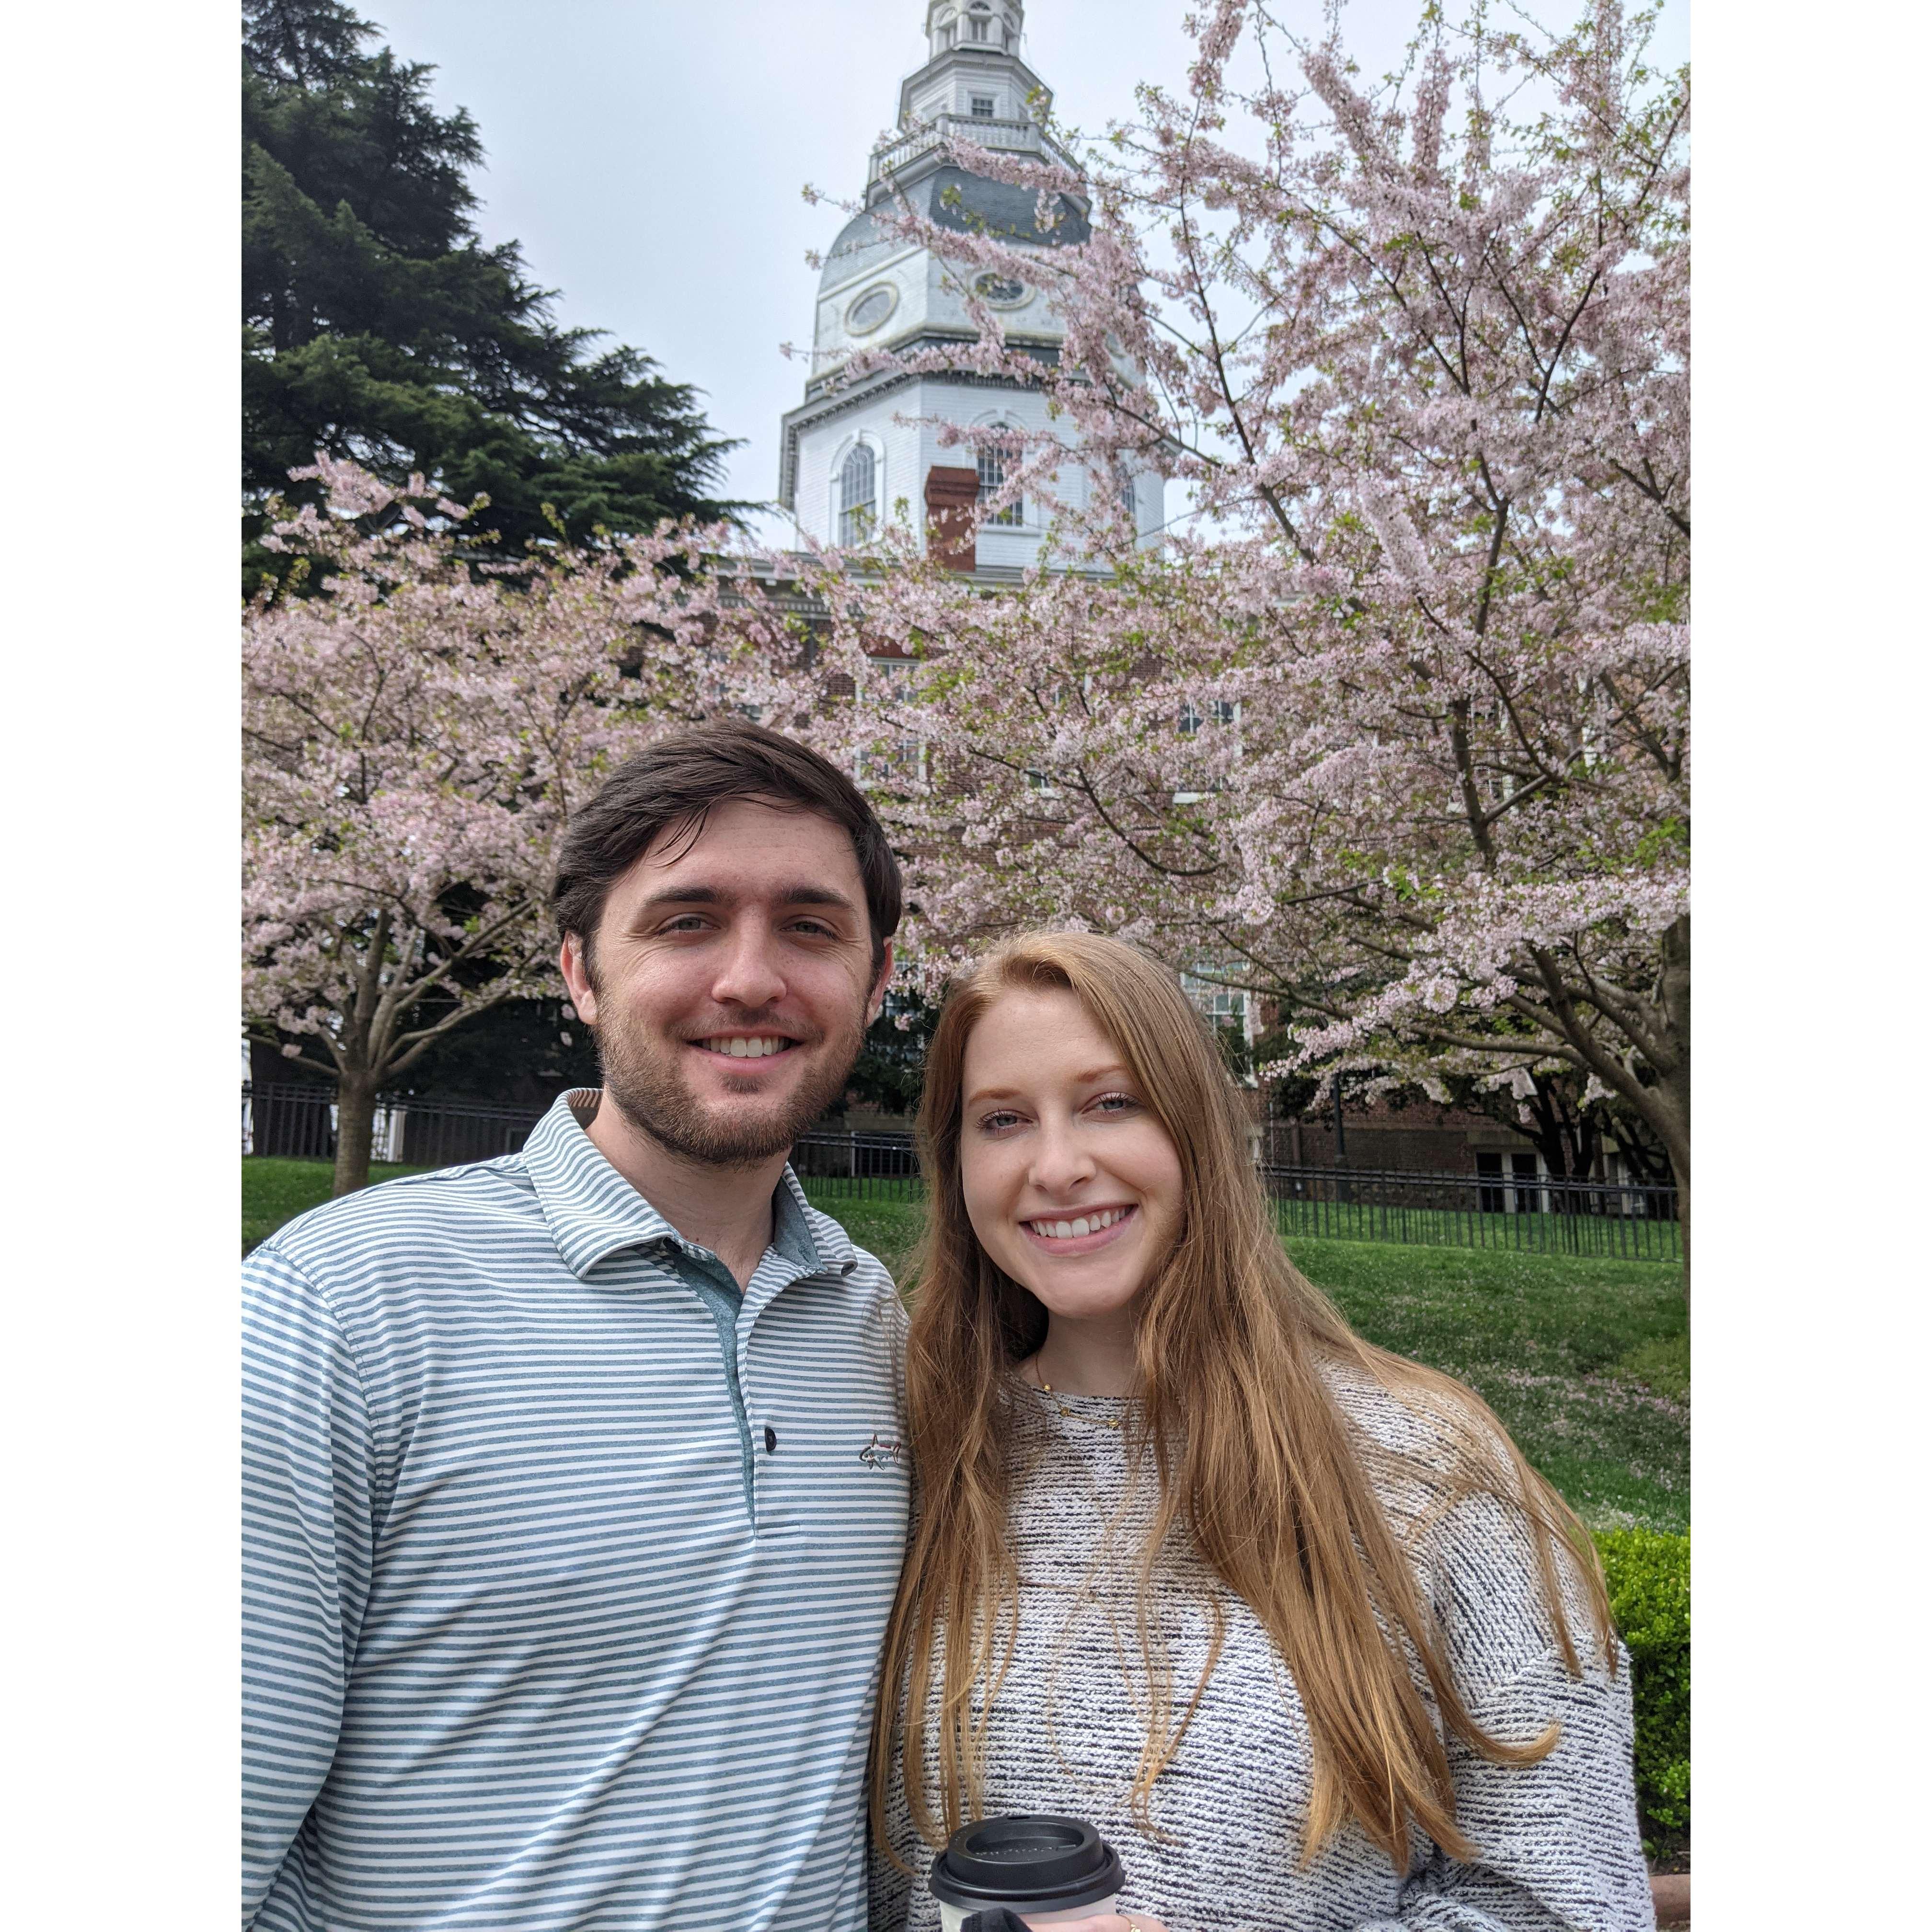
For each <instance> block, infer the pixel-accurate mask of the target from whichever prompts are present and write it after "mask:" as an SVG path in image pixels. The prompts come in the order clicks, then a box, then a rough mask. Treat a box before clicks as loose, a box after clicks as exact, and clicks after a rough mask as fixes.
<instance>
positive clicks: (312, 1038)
mask: <svg viewBox="0 0 1932 1932" xmlns="http://www.w3.org/2000/svg"><path fill="white" fill-rule="evenodd" d="M304 475H305V478H306V477H313V478H316V479H317V480H318V481H320V483H321V484H323V486H324V487H325V488H326V493H327V498H328V501H327V504H326V507H323V508H317V507H314V506H309V507H305V508H303V509H302V510H301V511H300V512H299V514H294V515H293V516H287V517H284V519H283V520H281V521H280V522H279V523H277V525H276V526H275V530H274V533H273V535H272V538H271V539H270V541H271V542H272V545H273V546H274V547H278V548H280V549H281V550H284V551H293V552H296V553H298V554H299V556H302V558H303V559H305V561H306V562H307V563H308V566H309V568H310V569H311V571H313V572H314V578H315V579H316V580H320V583H321V586H322V587H321V588H320V589H318V590H317V591H316V592H314V594H312V595H290V594H287V593H278V592H277V590H276V588H275V585H274V584H273V583H270V584H269V585H268V586H266V588H265V589H264V591H263V593H262V594H261V595H259V596H258V597H257V599H256V600H255V601H254V603H253V604H251V606H250V607H249V608H248V613H247V616H246V622H245V639H244V649H243V659H242V662H243V747H244V750H243V799H244V820H245V823H244V832H243V864H244V895H243V913H242V945H243V962H244V965H243V998H244V1011H245V1016H246V1018H247V1020H248V1025H249V1029H250V1031H251V1034H254V1036H255V1037H260V1038H265V1039H269V1040H275V1041H276V1042H277V1043H278V1044H279V1045H280V1046H281V1050H282V1052H284V1054H285V1055H287V1056H288V1057H289V1058H290V1059H291V1060H292V1061H294V1062H296V1064H299V1065H300V1066H302V1067H306V1068H308V1069H311V1070H314V1071H315V1072H318V1073H324V1074H326V1075H329V1076H331V1077H332V1079H334V1081H335V1087H336V1094H337V1100H338V1117H337V1118H338V1133H337V1151H336V1161H335V1192H336V1193H338V1194H341V1193H347V1192H349V1191H350V1190H353V1189H354V1188H357V1187H361V1186H362V1185H363V1184H365V1182H366V1181H367V1180H368V1169H369V1158H370V1152H371V1135H372V1128H373V1124H374V1110H375V1103H376V1100H377V1095H378V1094H379V1093H380V1091H381V1090H382V1089H383V1087H384V1086H385V1085H386V1084H387V1083H389V1082H391V1081H392V1080H393V1079H395V1078H396V1077H397V1076H399V1075H400V1074H402V1073H405V1072H406V1071H407V1070H408V1069H409V1068H410V1066H411V1065H412V1064H414V1063H415V1062H416V1061H418V1060H419V1059H420V1058H421V1057H422V1055H423V1054H424V1053H425V1052H427V1051H428V1049H429V1047H430V1046H431V1044H432V1043H434V1041H436V1040H438V1039H440V1038H441V1037H443V1035H444V1034H446V1033H448V1032H449V1031H450V1030H451V1028H454V1027H457V1026H460V1025H463V1023H464V1022H466V1021H469V1020H470V1019H473V1018H474V1017H475V1016H476V1015H477V1014H478V1013H482V1012H484V1011H486V1010H487V1009H489V1008H490V1007H493V1006H496V1005H498V1004H500V1003H501V1002H502V1001H505V1000H508V999H512V998H518V997H522V996H526V995H534V994H538V993H544V992H550V993H555V992H558V991H559V985H558V983H557V981H556V976H555V971H554V967H553V959H552V955H553V947H554V936H553V935H551V934H550V933H549V932H548V931H547V926H546V922H545V919H544V903H545V895H546V892H547V885H548V881H549V877H550V870H551V866H552V863H553V855H554V852H555V849H556V841H557V838H558V836H559V834H560V832H562V829H563V827H564V826H565V823H567V822H568V819H569V817H570V814H571V811H572V810H573V809H574V808H575V807H576V805H577V804H578V803H579V802H580V801H581V800H582V799H584V798H585V797H586V796H587V795H588V794H589V793H590V792H591V791H592V790H594V789H595V787H596V785H597V784H598V782H599V781H600V779H601V776H602V775H603V774H604V772H605V771H606V770H607V768H608V767H609V766H610V764H611V763H612V762H613V760H617V759H619V758H621V757H624V756H625V755H627V754H628V753H629V752H631V751H633V750H634V749H636V748H638V747H639V746H640V745H641V744H642V743H643V742H645V741H646V739H648V738H649V736H651V735H652V734H653V733H656V732H658V731H661V730H664V729H666V728H667V727H671V726H673V725H678V724H685V723H688V722H691V721H695V720H697V719H700V718H703V717H704V716H706V715H709V714H711V713H712V712H716V711H718V710H720V709H724V708H726V707H727V706H744V705H748V704H749V705H758V704H761V703H762V704H765V705H768V706H771V707H772V709H773V710H774V711H775V712H781V711H783V710H784V709H785V708H786V707H787V706H788V705H789V706H793V707H795V706H796V703H798V702H799V696H798V690H799V688H798V687H797V686H796V681H795V679H793V678H791V677H790V676H789V675H788V673H787V670H786V667H787V665H789V664H792V663H793V661H794V659H795V656H796V653H795V652H794V651H793V649H792V647H791V640H790V636H789V634H788V633H787V631H786V629H785V628H784V624H783V622H782V621H781V620H779V619H776V618H774V617H772V616H770V615H769V613H768V612H767V611H766V609H765V608H764V607H763V604H762V603H761V601H760V599H758V598H757V596H756V595H747V594H746V593H745V592H744V591H743V590H742V589H739V588H736V587H734V586H730V585H729V584H727V583H724V582H721V580H719V578H718V577H717V576H716V575H715V574H713V573H712V572H710V571H708V570H707V569H706V557H707V555H708V554H709V553H712V552H714V551H715V550H717V549H718V547H720V546H721V544H723V543H724V541H725V539H726V535H727V533H726V532H723V531H722V530H720V529H703V530H698V529H682V530H673V529H671V528H670V526H663V527H662V528H661V529H660V532H658V534H657V535H655V536H652V537H649V538H626V539H623V540H621V541H606V542H603V543H601V544H593V545H591V546H589V547H562V546H559V547H556V548H555V549H554V550H549V551H544V550H538V551H536V552H534V553H532V554H530V555H529V556H525V557H523V558H522V559H511V560H504V561H500V562H497V561H491V560H490V553H489V551H488V550H487V548H480V547H478V546H477V545H475V544H473V543H466V541H464V540H463V523H464V520H465V517H466V512H465V511H464V510H463V508H461V507H460V506H459V505H456V504H454V503H450V502H437V501H436V500H434V499H431V498H428V497H426V496H425V495H424V493H423V490H422V482H421V479H419V478H418V479H414V480H413V487H410V488H406V489H404V490H393V489H391V488H389V487H387V486H386V485H384V484H382V483H381V482H380V481H377V479H376V478H374V477H373V476H371V475H369V474H368V472H365V471H363V470H361V469H358V468H356V466H354V465H353V464H350V463H339V462H336V461H334V460H330V459H327V458H318V459H317V463H316V466H315V468H314V470H312V471H311V472H304Z"/></svg>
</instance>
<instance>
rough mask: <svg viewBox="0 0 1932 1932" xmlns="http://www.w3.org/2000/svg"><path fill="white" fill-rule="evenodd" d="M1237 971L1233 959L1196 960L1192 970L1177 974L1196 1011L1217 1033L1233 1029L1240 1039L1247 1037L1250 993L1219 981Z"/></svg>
mask: <svg viewBox="0 0 1932 1932" xmlns="http://www.w3.org/2000/svg"><path fill="white" fill-rule="evenodd" d="M1241 971H1242V968H1241V966H1240V965H1238V963H1236V962H1230V961H1227V960H1220V959H1199V960H1196V962H1195V971H1193V972H1192V973H1184V974H1181V989H1182V991H1183V992H1185V993H1186V994H1187V997H1188V998H1190V1000H1192V1001H1193V1002H1194V1004H1195V1007H1196V1010H1198V1011H1199V1012H1200V1013H1203V1014H1205V1016H1206V1017H1207V1019H1208V1021H1209V1022H1210V1023H1211V1025H1213V1026H1214V1028H1215V1030H1216V1031H1217V1032H1221V1031H1229V1032H1235V1033H1238V1034H1240V1035H1241V1037H1242V1038H1243V1039H1244V1040H1251V1039H1252V1038H1253V1025H1252V1019H1251V1016H1252V1014H1253V1005H1252V1004H1251V999H1250V995H1249V994H1248V992H1247V990H1246V989H1244V988H1243V987H1240V986H1226V985H1224V984H1223V978H1224V977H1226V978H1228V979H1232V978H1234V977H1235V976H1236V975H1237V974H1239V973H1240V972H1241Z"/></svg>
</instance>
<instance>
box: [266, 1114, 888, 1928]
mask: <svg viewBox="0 0 1932 1932" xmlns="http://www.w3.org/2000/svg"><path fill="white" fill-rule="evenodd" d="M592 1098H593V1097H592V1096H589V1095H580V1096H568V1095H567V1096H565V1098H564V1099H563V1100H559V1102H558V1103H557V1104H556V1106H555V1107H553V1109H551V1111H550V1113H549V1114H548V1115H547V1116H546V1117H545V1118H544V1121H542V1123H541V1124H540V1125H539V1126H538V1127H537V1129H536V1130H535V1132H534V1133H532V1135H531V1136H530V1139H529V1145H527V1146H526V1148H525V1149H524V1151H523V1153H522V1154H517V1155H513V1156H511V1157H508V1158H506V1159H505V1160H494V1161H490V1162H487V1163H481V1164H478V1165H477V1166H469V1167H460V1168H452V1169H446V1170H444V1171H443V1172H440V1173H436V1174H428V1175H418V1176H416V1177H413V1178H408V1179H405V1180H401V1181H392V1182H390V1183H389V1184H387V1185H386V1186H384V1187H376V1188H371V1189H370V1190H367V1191H365V1193H360V1194H357V1195H353V1196H350V1197H348V1198H347V1199H343V1200H341V1201H337V1202H331V1203H330V1204H329V1205H328V1206H326V1207H324V1208H318V1209H317V1210H316V1211H314V1213H313V1214H305V1215H304V1216H303V1217H302V1218H301V1219H300V1220H296V1221H294V1222H292V1223H290V1225H289V1226H287V1227H285V1228H284V1229H281V1231H280V1232H278V1234H276V1235H275V1236H274V1238H272V1239H271V1240H270V1241H268V1242H267V1243H266V1244H264V1245H263V1247H260V1248H258V1249H257V1250H256V1251H255V1253H254V1255H253V1256H251V1258H250V1259H249V1262H248V1267H247V1269H246V1297H245V1300H246V1317H245V1344H244V1365H245V1397H244V1443H243V1467H244V1495H245V1539H244V1577H245V1611H244V1616H245V1628H244V1647H243V1667H244V1673H245V1711H244V1731H243V1745H244V1763H245V1772H244V1814H245V1815H244V1855H245V1876H244V1905H243V1921H244V1923H245V1924H254V1925H257V1926H260V1927H274V1928H277V1932H282V1929H283V1928H296V1927H299V1928H303V1932H322V1928H324V1927H326V1928H328V1932H361V1928H364V1927H369V1928H374V1927H383V1928H386V1932H388V1929H389V1928H399V1927H430V1926H437V1927H463V1928H466V1932H469V1928H484V1927H501V1928H502V1932H511V1928H514V1932H550V1928H556V1932H563V1928H565V1927H568V1928H571V1932H589V1928H593V1927H625V1928H634V1932H646V1928H664V1932H670V1928H672V1927H676V1928H679V1932H705V1928H717V1932H726V1928H729V1932H759V1928H763V1927H771V1928H774V1932H775V1928H778V1927H799V1928H805V1927H808V1928H811V1932H860V1928H862V1927H863V1925H864V1924H865V1847H864V1804H863V1791H862V1784H863V1773H864V1767H865V1747H866V1736H867V1732H868V1727H869V1725H870V1723H871V1712H872V1704H873V1697H874V1688H875V1681H876V1676H877V1663H878V1652H879V1646H880V1640H881V1637H882V1636H883V1631H884V1628H885V1622H886V1613H887V1612H888V1610H889V1608H890V1606H891V1603H892V1592H893V1588H894V1586H895V1583H896V1581H897V1580H898V1571H899V1563H900V1559H901V1556H902V1554H903V1553H904V1542H905V1526H906V1505H907V1466H906V1462H905V1460H904V1457H903V1455H902V1454H901V1450H900V1446H899V1445H900V1442H901V1438H902V1436H903V1433H904V1430H903V1422H902V1417H903V1411H904V1380H903V1364H904V1314H903V1312H902V1310H901V1307H900V1304H899V1301H898V1295H896V1294H895V1292H894V1290H893V1286H892V1280H891V1278H890V1277H889V1275H888V1274H886V1271H885V1269H884V1268H882V1267H881V1266H880V1265H879V1263H878V1262H877V1261H875V1260H874V1259H873V1258H872V1257H871V1256H869V1255H867V1254H865V1253H862V1252H861V1251H859V1250H856V1249H855V1248H854V1247H853V1246H852V1244H851V1243H850V1241H848V1240H847V1238H846V1237H845V1235H844V1232H843V1231H842V1230H841V1229H840V1228H839V1226H838V1224H837V1223H835V1222H834V1221H832V1220H829V1218H828V1217H826V1216H825V1215H823V1214H818V1213H817V1212H816V1211H814V1210H813V1209H812V1208H810V1207H808V1205H806V1202H805V1196H804V1195H803V1193H802V1192H801V1191H800V1190H799V1186H798V1183H797V1181H796V1180H795V1179H794V1178H793V1176H792V1175H791V1173H790V1170H789V1169H787V1172H786V1173H785V1175H784V1180H783V1181H782V1182H781V1184H780V1186H779V1187H778V1190H777V1193H776V1194H775V1197H774V1207H775V1214H774V1238H773V1242H772V1246H771V1247H770V1248H769V1249H768V1250H766V1253H765V1255H764V1257H763V1259H762V1260H761V1261H760V1263H759V1265H758V1268H757V1272H756V1273H755V1274H754V1275H753V1276H752V1277H751V1282H750V1283H749V1285H748V1287H747V1288H746V1289H745V1292H744V1294H743V1295H742V1298H741V1297H740V1296H739V1293H738V1292H737V1288H736V1283H734V1282H733V1280H732V1279H731V1277H730V1274H729V1273H728V1272H727V1271H726V1270H725V1268H724V1266H723V1264H722V1263H721V1262H719V1261H718V1259H717V1258H716V1256H713V1255H712V1254H710V1253H709V1252H708V1251H706V1250H703V1249H700V1248H697V1247H692V1246H691V1245H690V1244H688V1243H685V1242H684V1241H682V1240H681V1239H680V1238H679V1236H678V1235H677V1234H676V1231H675V1230H674V1229H672V1228H671V1227H670V1226H669V1224H668V1223H666V1222H665V1221H664V1219H663V1218H662V1217H661V1216H660V1215H658V1214H657V1213H656V1212H655V1211H654V1210H653V1209H652V1208H651V1206H650V1205H649V1203H648V1202H646V1201H645V1200H644V1199H643V1197H642V1196H640V1195H639V1194H638V1193H637V1191H636V1190H634V1188H633V1187H631V1185H630V1184H629V1183H628V1182H627V1181H625V1180H624V1179H623V1178H622V1176H621V1175H619V1174H618V1172H616V1169H614V1168H613V1167H612V1166H610V1163H608V1162H607V1161H606V1160H604V1157H603V1156H602V1155H601V1154H599V1153H598V1151H597V1149H596V1148H595V1146H594V1145H592V1143H591V1142H590V1140H589V1138H588V1136H586V1134H585V1133H584V1132H583V1128H582V1127H580V1125H579V1124H578V1121H577V1115H575V1114H574V1112H572V1110H571V1105H570V1103H571V1100H577V1102H578V1103H579V1104H580V1105H582V1104H583V1103H586V1102H588V1101H589V1100H591V1099H592Z"/></svg>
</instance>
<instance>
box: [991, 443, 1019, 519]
mask: <svg viewBox="0 0 1932 1932" xmlns="http://www.w3.org/2000/svg"><path fill="white" fill-rule="evenodd" d="M1006 480H1007V462H1006V458H1004V456H1003V455H1001V453H1000V452H999V451H998V450H997V449H983V450H981V451H980V502H983V503H988V502H992V499H994V498H995V496H998V494H999V493H1000V490H1001V487H1003V486H1004V484H1005V482H1006ZM986 521H987V523H988V524H989V526H992V527H993V528H995V529H1000V528H1004V529H1016V528H1018V527H1019V526H1021V525H1022V524H1024V523H1025V521H1026V503H1025V499H1023V498H1022V497H1019V496H1016V497H1015V498H1014V499H1013V501H1012V502H1010V503H1009V504H1008V505H1007V506H1006V508H1004V509H1003V510H995V511H994V512H993V514H992V515H991V516H990V517H988V518H987V519H986Z"/></svg>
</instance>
